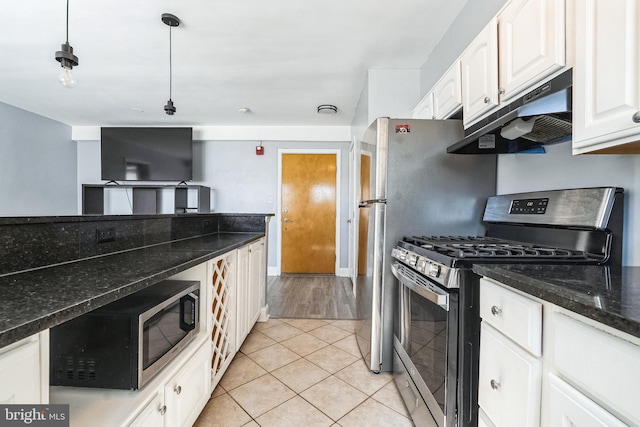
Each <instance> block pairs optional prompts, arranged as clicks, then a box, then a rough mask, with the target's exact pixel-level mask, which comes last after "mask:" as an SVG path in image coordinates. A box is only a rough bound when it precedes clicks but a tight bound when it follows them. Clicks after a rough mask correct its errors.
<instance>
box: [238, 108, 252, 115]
mask: <svg viewBox="0 0 640 427" xmlns="http://www.w3.org/2000/svg"><path fill="white" fill-rule="evenodd" d="M238 112H239V113H242V114H247V113H250V112H251V108H248V107H240V108H238Z"/></svg>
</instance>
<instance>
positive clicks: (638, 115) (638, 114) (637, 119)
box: [632, 111, 640, 123]
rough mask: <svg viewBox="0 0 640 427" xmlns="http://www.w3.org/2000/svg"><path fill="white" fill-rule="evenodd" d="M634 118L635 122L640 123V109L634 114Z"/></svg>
mask: <svg viewBox="0 0 640 427" xmlns="http://www.w3.org/2000/svg"><path fill="white" fill-rule="evenodd" d="M632 119H633V122H634V123H640V111H637V112H636V113H635V114H634V115H633V117H632Z"/></svg>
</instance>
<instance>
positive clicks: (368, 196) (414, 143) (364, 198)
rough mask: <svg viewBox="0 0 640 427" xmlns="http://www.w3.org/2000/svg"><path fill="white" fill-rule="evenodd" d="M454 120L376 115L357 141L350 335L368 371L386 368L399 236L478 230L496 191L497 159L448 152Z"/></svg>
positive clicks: (459, 132) (455, 133) (458, 128)
mask: <svg viewBox="0 0 640 427" xmlns="http://www.w3.org/2000/svg"><path fill="white" fill-rule="evenodd" d="M463 134H464V132H463V128H462V122H461V121H459V120H419V119H389V118H384V117H383V118H378V119H376V120H375V121H374V122H373V123H372V124H371V126H370V127H369V128H368V129H367V130H366V131H365V133H364V135H363V137H362V140H361V142H360V144H359V146H360V147H359V150H357V151H356V153H357V154H356V155H359V160H360V171H361V176H360V193H361V200H360V204H359V205H360V215H359V218H360V219H359V222H360V226H359V230H360V235H359V238H358V242H357V244H358V246H359V248H360V249H359V251H362V252H363V251H364V248H365V247H366V257H364V256H363V255H364V254H359V265H358V275H357V280H356V309H357V316H358V319H359V321H358V322H357V327H356V338H357V341H358V346H359V348H360V352H361V353H362V356H363V358H364V360H365V362H366V363H367V365H368V366H369V369H371V370H372V371H374V372H379V371H391V370H392V349H393V324H394V307H395V305H396V301H397V292H398V291H397V283H396V280H395V278H394V276H393V274H392V273H391V269H390V264H391V263H390V260H391V250H392V249H393V248H394V247H395V246H396V243H397V242H398V240H400V239H401V238H402V236H409V235H437V236H442V235H483V234H484V228H483V225H482V221H481V220H482V212H483V209H484V204H485V202H486V200H487V197H489V196H491V195H494V194H495V191H496V156H495V155H463V154H447V147H448V146H449V145H451V144H453V143H455V142H457V141H459V140H460V139H462V138H463V136H464V135H463Z"/></svg>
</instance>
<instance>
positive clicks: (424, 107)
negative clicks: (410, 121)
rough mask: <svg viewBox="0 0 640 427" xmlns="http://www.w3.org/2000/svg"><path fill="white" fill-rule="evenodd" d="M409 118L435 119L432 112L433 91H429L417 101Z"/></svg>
mask: <svg viewBox="0 0 640 427" xmlns="http://www.w3.org/2000/svg"><path fill="white" fill-rule="evenodd" d="M411 118H414V119H435V118H436V116H435V114H434V113H433V92H429V93H428V94H427V95H426V96H425V97H424V98H422V100H421V101H420V102H419V103H418V105H417V106H416V108H414V109H413V112H412V113H411Z"/></svg>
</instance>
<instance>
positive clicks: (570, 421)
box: [547, 374, 626, 427]
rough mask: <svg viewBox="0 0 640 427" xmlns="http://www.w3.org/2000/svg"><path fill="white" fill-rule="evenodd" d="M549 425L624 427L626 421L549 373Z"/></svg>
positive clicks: (550, 426) (561, 426)
mask: <svg viewBox="0 0 640 427" xmlns="http://www.w3.org/2000/svg"><path fill="white" fill-rule="evenodd" d="M549 380H550V386H549V387H550V392H549V415H550V417H549V423H548V424H547V425H548V426H549V427H566V426H580V427H624V426H626V424H625V423H623V422H622V421H620V420H619V419H617V418H616V417H614V416H613V415H611V414H610V413H609V412H607V411H605V410H604V409H602V408H601V407H600V406H598V405H597V404H595V403H594V402H593V401H592V400H590V399H588V398H587V397H586V396H584V395H583V394H582V393H580V392H579V391H578V390H576V389H575V388H573V387H571V386H570V385H569V384H567V383H565V382H564V381H562V380H561V379H559V378H558V377H556V376H555V375H553V374H549Z"/></svg>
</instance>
